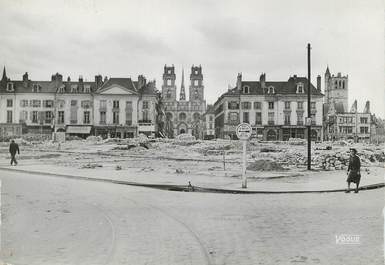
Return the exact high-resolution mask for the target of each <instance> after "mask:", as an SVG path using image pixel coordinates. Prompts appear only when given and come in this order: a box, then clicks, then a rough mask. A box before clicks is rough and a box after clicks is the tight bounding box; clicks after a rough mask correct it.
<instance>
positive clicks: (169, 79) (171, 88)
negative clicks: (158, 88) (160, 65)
mask: <svg viewBox="0 0 385 265" xmlns="http://www.w3.org/2000/svg"><path fill="white" fill-rule="evenodd" d="M175 79H176V76H175V67H174V65H172V66H167V65H165V66H164V72H163V85H162V97H163V99H164V100H165V101H176V85H175Z"/></svg>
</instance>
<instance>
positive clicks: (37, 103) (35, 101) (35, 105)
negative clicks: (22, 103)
mask: <svg viewBox="0 0 385 265" xmlns="http://www.w3.org/2000/svg"><path fill="white" fill-rule="evenodd" d="M29 104H30V106H31V107H33V108H40V107H41V100H38V99H33V100H31V101H30V103H29Z"/></svg>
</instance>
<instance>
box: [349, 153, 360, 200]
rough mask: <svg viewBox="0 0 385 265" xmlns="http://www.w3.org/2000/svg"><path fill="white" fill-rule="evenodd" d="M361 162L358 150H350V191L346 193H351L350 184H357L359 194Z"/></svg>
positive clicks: (356, 191)
mask: <svg viewBox="0 0 385 265" xmlns="http://www.w3.org/2000/svg"><path fill="white" fill-rule="evenodd" d="M360 169H361V161H360V158H359V157H358V156H357V150H356V149H354V148H351V149H350V158H349V167H348V178H347V180H346V181H347V182H348V189H347V190H346V193H349V192H350V183H351V182H353V183H356V190H355V191H354V192H355V193H358V186H359V185H360V180H361V172H360Z"/></svg>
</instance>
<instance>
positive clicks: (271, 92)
mask: <svg viewBox="0 0 385 265" xmlns="http://www.w3.org/2000/svg"><path fill="white" fill-rule="evenodd" d="M267 93H268V94H275V88H274V87H273V86H270V87H269V88H268V90H267Z"/></svg>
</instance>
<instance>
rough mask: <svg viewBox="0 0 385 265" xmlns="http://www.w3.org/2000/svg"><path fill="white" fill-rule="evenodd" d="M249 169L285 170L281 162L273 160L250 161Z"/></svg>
mask: <svg viewBox="0 0 385 265" xmlns="http://www.w3.org/2000/svg"><path fill="white" fill-rule="evenodd" d="M247 170H252V171H273V170H285V168H283V167H282V165H280V164H279V163H277V162H275V161H273V160H256V161H254V162H251V163H249V165H248V166H247Z"/></svg>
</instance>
